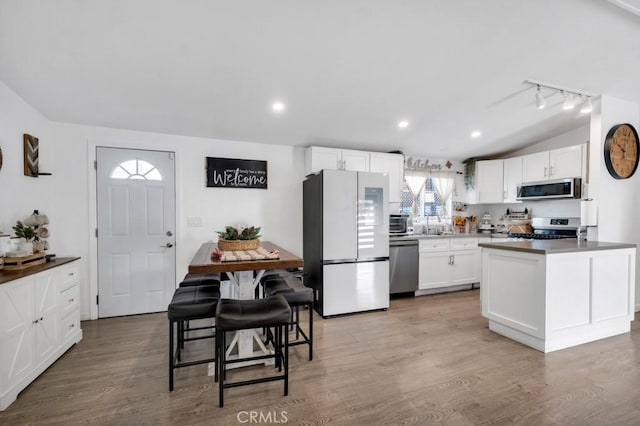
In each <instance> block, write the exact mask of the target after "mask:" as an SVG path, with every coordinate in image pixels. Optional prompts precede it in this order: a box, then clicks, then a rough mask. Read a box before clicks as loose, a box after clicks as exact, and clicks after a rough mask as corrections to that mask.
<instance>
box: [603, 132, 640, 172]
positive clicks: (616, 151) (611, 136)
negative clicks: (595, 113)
mask: <svg viewBox="0 0 640 426" xmlns="http://www.w3.org/2000/svg"><path fill="white" fill-rule="evenodd" d="M639 158H640V146H639V143H638V132H636V129H634V128H633V126H632V125H631V124H628V123H624V124H617V125H615V126H613V127H612V128H611V130H609V133H607V138H606V139H605V141H604V162H605V164H606V165H607V170H608V171H609V174H611V176H613V177H614V178H616V179H627V178H630V177H631V176H633V174H634V173H635V171H636V169H637V168H638V159H639Z"/></svg>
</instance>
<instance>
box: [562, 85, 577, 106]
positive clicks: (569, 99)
mask: <svg viewBox="0 0 640 426" xmlns="http://www.w3.org/2000/svg"><path fill="white" fill-rule="evenodd" d="M561 93H562V97H563V98H564V102H563V103H562V109H563V110H565V111H568V110H570V109H573V108H575V106H576V105H575V102H574V101H573V95H571V94H567V92H565V91H564V90H562V91H561Z"/></svg>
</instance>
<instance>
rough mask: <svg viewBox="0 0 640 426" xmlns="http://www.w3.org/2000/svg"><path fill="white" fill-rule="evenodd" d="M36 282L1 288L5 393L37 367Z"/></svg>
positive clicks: (1, 360) (0, 359)
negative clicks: (35, 347)
mask: <svg viewBox="0 0 640 426" xmlns="http://www.w3.org/2000/svg"><path fill="white" fill-rule="evenodd" d="M33 282H34V280H33V278H32V277H28V278H24V279H20V280H16V281H14V282H12V283H9V284H3V285H2V286H0V328H1V333H0V336H2V345H0V374H1V375H2V380H0V381H1V382H3V383H6V386H5V389H8V388H11V387H12V386H14V385H15V384H16V383H18V382H20V381H21V380H22V379H24V378H25V377H26V376H27V375H28V374H29V373H30V372H31V371H32V370H33V368H34V366H35V359H34V356H35V352H34V338H33V328H34V324H33V320H34V318H35V315H34V306H33V296H34V295H33V289H34V286H33Z"/></svg>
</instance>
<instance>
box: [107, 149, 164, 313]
mask: <svg viewBox="0 0 640 426" xmlns="http://www.w3.org/2000/svg"><path fill="white" fill-rule="evenodd" d="M96 158H97V191H96V192H97V211H98V300H99V302H98V316H99V317H100V318H104V317H112V316H118V315H131V314H140V313H147V312H158V311H165V310H166V309H167V305H168V304H169V302H170V300H171V296H172V295H173V291H174V289H175V268H176V265H175V248H174V245H175V241H176V237H175V169H174V153H172V152H164V151H145V150H134V149H120V148H103V147H97V152H96Z"/></svg>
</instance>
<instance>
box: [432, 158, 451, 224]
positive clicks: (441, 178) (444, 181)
mask: <svg viewBox="0 0 640 426" xmlns="http://www.w3.org/2000/svg"><path fill="white" fill-rule="evenodd" d="M455 176H456V172H455V171H452V170H446V171H445V170H438V171H435V170H434V171H432V172H431V181H432V182H433V188H434V189H435V191H436V193H437V194H438V197H439V198H440V201H441V202H442V208H441V209H440V216H441V217H444V216H447V213H448V212H447V202H448V201H449V199H450V198H451V195H452V194H453V187H454V183H455Z"/></svg>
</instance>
